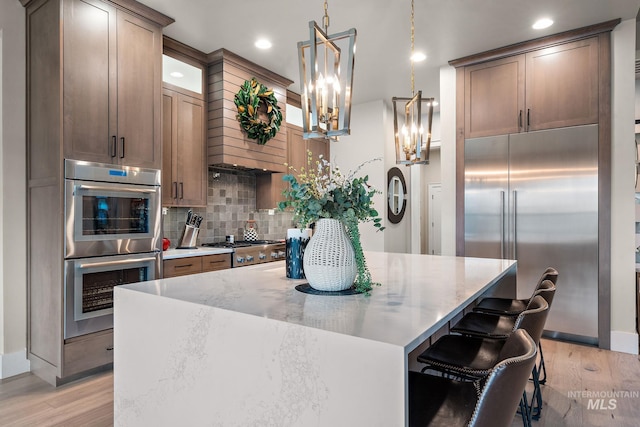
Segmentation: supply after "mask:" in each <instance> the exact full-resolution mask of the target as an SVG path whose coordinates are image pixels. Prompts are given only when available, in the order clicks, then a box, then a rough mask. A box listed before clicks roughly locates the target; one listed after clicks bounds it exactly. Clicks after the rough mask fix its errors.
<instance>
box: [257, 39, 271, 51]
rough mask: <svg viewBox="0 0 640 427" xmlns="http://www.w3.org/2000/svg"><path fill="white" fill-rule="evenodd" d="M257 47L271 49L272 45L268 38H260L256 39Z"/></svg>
mask: <svg viewBox="0 0 640 427" xmlns="http://www.w3.org/2000/svg"><path fill="white" fill-rule="evenodd" d="M256 47H257V48H258V49H269V48H270V47H271V42H270V41H269V40H267V39H259V40H258V41H256Z"/></svg>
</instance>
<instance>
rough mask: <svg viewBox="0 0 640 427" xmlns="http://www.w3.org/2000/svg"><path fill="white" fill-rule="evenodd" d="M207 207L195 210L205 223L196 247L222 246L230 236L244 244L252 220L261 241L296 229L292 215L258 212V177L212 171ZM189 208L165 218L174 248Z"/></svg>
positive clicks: (166, 228) (276, 211) (281, 235)
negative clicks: (243, 238)
mask: <svg viewBox="0 0 640 427" xmlns="http://www.w3.org/2000/svg"><path fill="white" fill-rule="evenodd" d="M208 180H209V185H208V190H207V191H208V192H207V207H206V208H193V212H194V213H196V214H198V215H201V216H202V217H203V218H204V220H203V221H202V225H201V226H200V233H199V235H198V240H197V244H198V245H200V244H202V243H205V242H219V241H223V240H225V237H226V236H228V235H231V234H232V235H234V237H235V239H236V240H242V236H243V232H244V226H245V224H246V222H247V220H249V219H253V220H255V221H256V226H257V229H258V239H261V240H262V239H267V240H277V239H284V238H286V234H287V229H288V228H293V227H295V225H294V224H293V214H292V213H290V212H280V211H278V210H277V209H276V210H275V212H274V215H269V211H268V210H260V211H257V210H256V177H255V175H253V174H251V173H248V172H243V171H227V170H216V169H212V170H209V173H208ZM188 210H189V208H169V210H168V213H167V214H166V215H163V218H162V219H163V221H162V225H163V232H164V237H166V238H168V239H169V240H171V247H172V248H174V247H176V245H177V244H178V239H179V238H180V234H181V233H182V229H183V228H184V223H185V219H186V217H187V211H188Z"/></svg>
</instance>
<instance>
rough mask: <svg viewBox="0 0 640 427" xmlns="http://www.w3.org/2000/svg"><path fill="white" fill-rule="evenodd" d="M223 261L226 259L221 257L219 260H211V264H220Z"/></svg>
mask: <svg viewBox="0 0 640 427" xmlns="http://www.w3.org/2000/svg"><path fill="white" fill-rule="evenodd" d="M221 262H224V260H223V259H219V260H218V261H209V264H220V263H221Z"/></svg>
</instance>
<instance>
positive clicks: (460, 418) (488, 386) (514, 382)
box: [409, 329, 537, 427]
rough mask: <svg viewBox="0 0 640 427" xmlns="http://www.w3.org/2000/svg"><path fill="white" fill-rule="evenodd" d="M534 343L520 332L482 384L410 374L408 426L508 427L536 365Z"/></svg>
mask: <svg viewBox="0 0 640 427" xmlns="http://www.w3.org/2000/svg"><path fill="white" fill-rule="evenodd" d="M536 353H537V352H536V344H535V342H534V341H533V339H532V338H531V337H530V336H529V334H528V333H527V332H526V331H525V330H523V329H519V330H517V331H515V332H514V333H513V334H511V336H510V337H509V338H508V339H507V340H506V342H505V343H504V346H503V351H502V352H501V357H500V360H499V361H498V362H496V363H495V364H494V365H493V366H492V367H491V369H490V371H489V373H488V375H487V377H486V379H485V380H484V381H476V382H468V381H457V380H452V379H448V378H443V377H438V376H434V375H428V374H422V373H418V372H409V426H410V427H423V426H427V425H428V426H446V427H456V426H473V427H489V426H491V427H502V426H505V427H506V426H509V425H511V422H512V420H513V414H514V413H515V412H516V409H517V408H518V399H519V396H520V395H522V394H523V393H524V388H525V385H526V383H527V379H528V378H529V373H530V372H531V369H532V368H533V366H534V365H535V360H536Z"/></svg>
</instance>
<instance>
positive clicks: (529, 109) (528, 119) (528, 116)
mask: <svg viewBox="0 0 640 427" xmlns="http://www.w3.org/2000/svg"><path fill="white" fill-rule="evenodd" d="M529 126H531V108H527V130H529Z"/></svg>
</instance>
